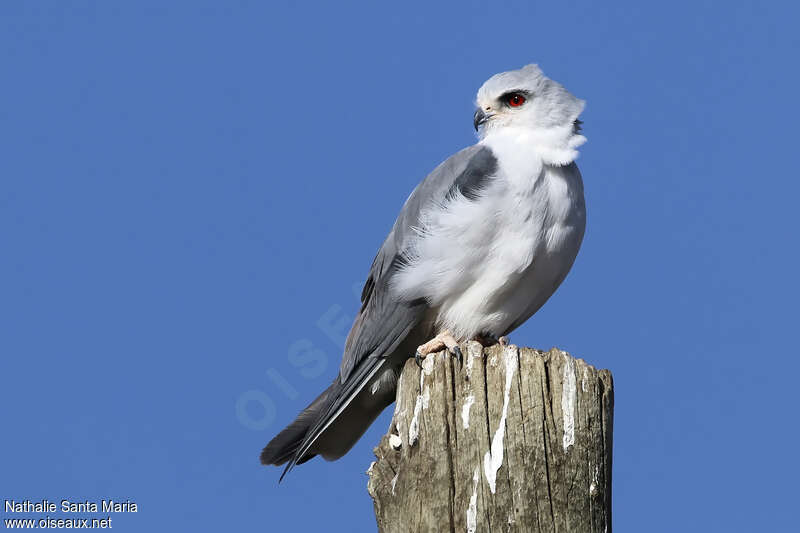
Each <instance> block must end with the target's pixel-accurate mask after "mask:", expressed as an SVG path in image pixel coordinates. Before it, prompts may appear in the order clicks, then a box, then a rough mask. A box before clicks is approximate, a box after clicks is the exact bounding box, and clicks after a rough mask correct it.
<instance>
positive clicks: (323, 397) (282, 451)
mask: <svg viewBox="0 0 800 533" xmlns="http://www.w3.org/2000/svg"><path fill="white" fill-rule="evenodd" d="M338 381H339V380H338V379H335V380H334V381H333V384H331V386H330V387H328V388H327V389H326V390H325V392H323V393H322V394H320V395H319V396H318V397H317V399H316V400H314V401H313V402H311V403H310V404H309V406H308V407H306V408H305V409H303V410H302V411H301V412H300V414H299V415H297V418H295V419H294V422H292V423H291V424H289V425H288V426H286V428H285V429H284V430H283V431H281V432H280V433H278V434H277V435H276V436H275V438H273V439H272V440H271V441H269V444H267V445H266V446H265V447H264V449H263V450H262V451H261V464H264V465H282V464H284V463H286V462H287V461H289V460H290V459H294V460H293V461H292V462H291V463H289V465H287V470H288V466H290V465H291V464H292V463H296V464H302V463H305V462H306V461H308V460H310V459H313V458H314V456H315V454H304V455H303V456H302V457H296V455H297V453H298V450H299V449H300V446H301V445H302V444H303V442H304V441H305V440H306V436H307V435H308V431H309V429H311V427H312V426H313V425H314V424H315V423H316V422H317V420H318V419H319V416H320V414H322V413H324V412H325V411H327V410H328V407H330V405H331V404H332V403H333V402H334V401H335V399H336V389H337V388H338ZM284 475H286V470H284ZM281 479H283V475H282V476H281Z"/></svg>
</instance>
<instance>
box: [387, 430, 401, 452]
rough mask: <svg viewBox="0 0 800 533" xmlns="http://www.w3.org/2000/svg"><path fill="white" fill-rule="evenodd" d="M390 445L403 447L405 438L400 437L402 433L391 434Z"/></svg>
mask: <svg viewBox="0 0 800 533" xmlns="http://www.w3.org/2000/svg"><path fill="white" fill-rule="evenodd" d="M389 445H390V446H391V447H392V448H393V449H395V450H399V449H400V448H402V447H403V439H401V438H400V435H396V434H394V433H392V434H391V435H390V436H389Z"/></svg>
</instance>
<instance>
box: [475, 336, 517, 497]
mask: <svg viewBox="0 0 800 533" xmlns="http://www.w3.org/2000/svg"><path fill="white" fill-rule="evenodd" d="M493 359H494V357H493ZM503 359H505V363H506V382H505V383H506V386H505V390H504V393H503V412H502V414H501V415H500V422H498V424H497V430H496V431H495V432H494V437H493V438H492V446H491V448H490V449H489V451H487V452H486V455H484V456H483V473H484V475H485V476H486V481H487V482H488V483H489V490H491V491H492V494H494V491H495V483H496V481H497V471H498V470H500V466H501V465H502V464H503V438H504V437H505V432H506V417H507V416H508V400H509V396H510V394H511V378H512V377H513V376H514V371H516V369H517V347H516V346H506V347H505V349H504V350H503Z"/></svg>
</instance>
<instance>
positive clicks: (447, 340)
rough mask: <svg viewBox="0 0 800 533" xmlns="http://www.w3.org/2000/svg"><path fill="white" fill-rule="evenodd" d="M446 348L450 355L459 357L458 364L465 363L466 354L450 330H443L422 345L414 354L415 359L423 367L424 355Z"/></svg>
mask: <svg viewBox="0 0 800 533" xmlns="http://www.w3.org/2000/svg"><path fill="white" fill-rule="evenodd" d="M444 348H447V351H448V352H450V355H452V356H453V357H455V358H456V359H458V364H463V363H464V354H462V353H461V348H460V347H459V346H458V341H457V340H456V339H455V337H453V335H452V334H451V333H450V332H449V331H448V330H444V331H442V332H441V333H439V334H438V335H436V336H435V337H434V338H432V339H431V340H429V341H428V342H426V343H425V344H422V345H420V346H419V347H418V348H417V353H415V354H414V361H416V363H417V366H418V367H420V368H422V358H423V357H425V356H426V355H428V354H431V353H433V352H438V351H439V350H442V349H444Z"/></svg>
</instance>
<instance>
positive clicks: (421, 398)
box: [408, 354, 435, 446]
mask: <svg viewBox="0 0 800 533" xmlns="http://www.w3.org/2000/svg"><path fill="white" fill-rule="evenodd" d="M434 357H435V355H434V354H430V355H428V356H427V357H425V359H424V360H423V362H422V370H421V371H420V373H419V390H420V394H417V401H416V403H414V416H413V417H412V418H411V424H409V426H408V445H409V446H413V445H415V444H416V443H417V441H418V440H419V414H420V413H421V412H422V410H423V409H426V408H427V407H428V403H429V402H430V398H431V393H430V391H429V390H428V387H426V386H425V376H430V375H431V374H433V363H434Z"/></svg>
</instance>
